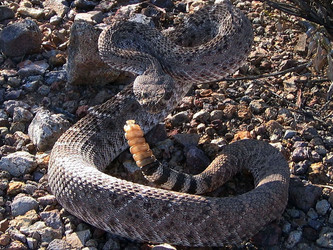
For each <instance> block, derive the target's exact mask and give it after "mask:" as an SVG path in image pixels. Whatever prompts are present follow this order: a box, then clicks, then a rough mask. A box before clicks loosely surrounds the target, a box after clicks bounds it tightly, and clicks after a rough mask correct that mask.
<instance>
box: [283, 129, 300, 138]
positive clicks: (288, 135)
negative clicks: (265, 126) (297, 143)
mask: <svg viewBox="0 0 333 250" xmlns="http://www.w3.org/2000/svg"><path fill="white" fill-rule="evenodd" d="M295 135H297V131H295V130H289V129H287V130H286V132H285V133H284V136H283V139H291V138H293V136H295Z"/></svg>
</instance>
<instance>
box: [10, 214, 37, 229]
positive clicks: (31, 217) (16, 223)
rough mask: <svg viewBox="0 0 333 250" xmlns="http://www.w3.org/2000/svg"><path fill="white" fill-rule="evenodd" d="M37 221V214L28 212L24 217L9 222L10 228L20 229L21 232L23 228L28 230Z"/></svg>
mask: <svg viewBox="0 0 333 250" xmlns="http://www.w3.org/2000/svg"><path fill="white" fill-rule="evenodd" d="M39 219H40V218H39V215H38V214H37V212H36V211H35V210H30V211H28V212H26V213H25V214H24V215H19V216H16V217H15V219H13V220H11V221H10V226H11V227H15V228H18V229H22V231H24V228H28V227H29V226H31V225H32V224H34V223H35V222H36V221H38V220H39Z"/></svg>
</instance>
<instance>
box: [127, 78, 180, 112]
mask: <svg viewBox="0 0 333 250" xmlns="http://www.w3.org/2000/svg"><path fill="white" fill-rule="evenodd" d="M174 91H175V82H174V80H173V78H172V77H171V76H169V75H167V74H155V73H153V74H143V75H140V76H138V77H137V78H136V79H135V81H134V84H133V92H134V95H135V97H136V99H137V101H138V102H139V103H140V105H141V106H142V107H143V108H144V109H145V110H146V111H147V112H149V113H152V114H154V113H159V112H161V111H163V110H165V108H166V107H167V105H168V104H169V101H170V99H172V97H173V96H174Z"/></svg>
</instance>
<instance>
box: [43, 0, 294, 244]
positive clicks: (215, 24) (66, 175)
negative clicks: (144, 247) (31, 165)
mask: <svg viewBox="0 0 333 250" xmlns="http://www.w3.org/2000/svg"><path fill="white" fill-rule="evenodd" d="M191 36H196V37H199V38H200V37H201V40H200V39H199V41H197V42H195V43H193V44H191V46H188V44H186V41H188V39H189V37H191ZM252 39H253V34H252V28H251V23H250V21H249V20H248V19H247V18H246V17H245V15H244V14H243V13H242V12H241V11H240V10H238V9H237V8H235V7H234V6H233V5H232V4H230V3H229V2H228V1H223V2H222V1H219V3H216V4H214V5H207V6H206V7H203V8H202V9H200V10H199V11H197V12H196V13H193V14H192V15H190V16H189V17H188V18H187V19H186V20H185V21H184V23H183V24H182V25H180V26H179V27H176V28H175V30H174V31H173V32H170V33H168V34H167V35H166V33H163V32H160V31H158V30H156V29H155V28H152V27H148V26H146V25H144V24H139V23H134V22H129V21H115V22H114V23H112V24H111V25H110V26H109V27H108V28H106V29H105V30H104V31H103V32H102V33H101V35H100V38H99V41H98V47H99V52H100V56H101V58H102V59H103V60H104V61H105V62H106V63H108V64H109V65H110V67H112V68H116V69H120V70H125V71H130V72H133V73H135V74H138V77H137V78H136V79H135V81H134V83H133V84H130V85H129V86H127V87H126V88H125V89H124V90H123V91H121V92H120V93H118V94H117V95H116V96H114V97H112V98H111V99H110V100H108V101H107V102H106V103H104V104H102V105H100V106H96V107H93V108H91V110H90V112H89V114H88V115H87V116H85V117H84V118H83V119H81V120H80V121H79V122H77V123H76V124H75V125H74V126H73V127H72V128H70V129H69V130H68V131H66V132H65V133H64V134H63V135H62V136H61V137H60V138H59V140H58V141H57V143H56V144H55V146H54V148H53V150H52V153H51V157H50V163H49V170H48V173H49V186H50V188H51V190H52V192H53V193H54V195H55V196H56V198H57V200H58V201H59V203H60V204H61V205H62V206H63V207H64V208H65V209H66V210H68V211H69V212H70V213H72V214H73V215H75V216H77V217H78V218H80V219H82V220H84V221H86V222H87V223H89V224H91V225H93V226H95V227H98V228H101V229H103V230H106V231H108V232H111V233H113V234H116V235H120V236H123V237H126V238H130V239H133V240H137V241H140V242H154V243H170V244H174V245H183V246H223V245H225V244H240V243H241V242H242V241H244V240H246V239H248V238H250V237H251V236H253V235H255V234H256V233H257V232H258V231H260V230H261V229H262V228H264V226H265V225H267V224H268V223H269V222H271V221H273V220H275V219H278V218H280V216H281V214H282V212H283V211H284V209H285V207H286V203H287V199H288V184H289V168H288V165H287V162H286V161H285V159H284V158H283V156H282V155H281V154H280V152H279V151H278V150H276V149H275V148H274V147H272V146H270V145H269V144H267V143H265V142H261V141H256V140H243V141H237V142H235V143H231V144H230V145H228V146H226V147H224V148H223V150H222V152H221V153H220V154H219V156H217V158H216V159H215V160H214V161H213V162H212V163H211V164H210V165H209V166H208V167H207V169H206V170H205V171H203V172H202V173H201V174H198V175H194V176H190V175H185V174H182V173H175V172H173V171H172V170H170V169H169V168H167V167H165V168H164V167H163V168H162V167H160V166H159V165H156V164H154V163H150V165H149V164H148V167H147V166H146V167H143V172H144V173H145V174H146V175H147V176H148V177H149V176H150V177H151V176H155V177H157V178H155V181H156V182H158V183H160V184H161V185H162V186H163V187H168V188H171V189H173V190H166V189H161V188H155V187H150V186H145V185H141V184H137V183H133V182H129V181H126V180H122V179H119V178H116V177H113V176H109V175H106V174H105V173H103V171H104V170H105V168H106V167H107V166H108V165H109V164H110V163H111V162H112V161H113V160H114V159H115V158H116V157H117V155H119V154H120V153H121V152H122V151H124V150H126V149H127V148H128V145H127V142H126V139H125V136H124V132H123V126H124V125H125V124H126V121H127V120H135V121H136V122H137V124H138V125H140V127H141V128H142V131H143V133H144V134H146V133H147V132H149V131H150V130H151V129H152V128H153V127H154V126H156V125H157V124H158V123H159V122H161V121H162V120H163V119H164V118H165V117H166V116H167V115H168V114H169V113H170V112H171V111H172V110H173V109H174V108H175V106H176V105H177V104H178V103H179V102H180V101H181V100H182V98H183V97H184V96H185V95H186V94H187V92H188V91H189V89H190V88H191V87H192V85H194V84H197V83H203V82H210V81H214V80H218V79H220V78H222V77H225V76H226V75H228V74H230V73H232V72H233V71H235V70H236V69H237V68H239V67H240V66H241V65H242V64H243V63H244V61H245V60H246V57H247V55H248V53H249V51H250V49H251V44H252ZM242 169H247V170H249V171H250V172H251V173H252V175H253V176H254V182H255V188H254V189H253V190H251V191H249V192H247V193H244V194H242V195H239V196H235V197H208V196H204V195H197V193H202V192H206V191H207V190H212V189H214V188H216V187H218V186H220V185H222V184H223V183H224V182H226V181H227V180H228V179H229V178H230V177H231V176H233V175H234V174H236V173H237V172H239V171H241V170H242ZM170 183H172V185H169V184H170ZM180 190H181V191H186V192H188V193H183V192H179V191H180ZM193 193H195V194H193ZM119 211H121V213H120V212H119Z"/></svg>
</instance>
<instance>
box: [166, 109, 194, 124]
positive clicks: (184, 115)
mask: <svg viewBox="0 0 333 250" xmlns="http://www.w3.org/2000/svg"><path fill="white" fill-rule="evenodd" d="M189 121H190V118H189V117H188V112H187V111H181V112H179V113H177V114H175V115H173V116H171V117H170V122H171V124H172V126H174V127H177V126H180V125H182V124H183V123H186V122H189Z"/></svg>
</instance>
